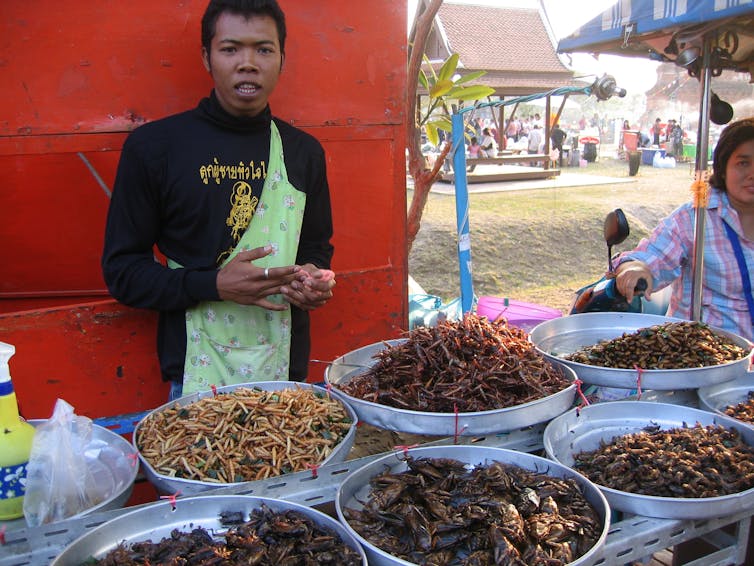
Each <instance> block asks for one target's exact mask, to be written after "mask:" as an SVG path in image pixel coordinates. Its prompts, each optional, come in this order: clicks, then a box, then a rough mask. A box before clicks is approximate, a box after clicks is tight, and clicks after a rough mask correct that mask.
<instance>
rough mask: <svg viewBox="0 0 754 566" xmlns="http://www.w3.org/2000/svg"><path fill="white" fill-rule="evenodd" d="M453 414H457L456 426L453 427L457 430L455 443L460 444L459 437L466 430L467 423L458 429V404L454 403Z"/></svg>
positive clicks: (454, 434) (454, 438) (454, 436)
mask: <svg viewBox="0 0 754 566" xmlns="http://www.w3.org/2000/svg"><path fill="white" fill-rule="evenodd" d="M453 414H454V416H455V426H454V427H453V428H454V430H455V432H454V433H453V444H458V437H459V436H460V435H461V433H462V432H463V431H464V430H466V428H467V425H463V426H462V427H461V429H460V430H459V429H458V404H457V403H453Z"/></svg>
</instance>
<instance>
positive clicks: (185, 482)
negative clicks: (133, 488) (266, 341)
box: [133, 381, 359, 496]
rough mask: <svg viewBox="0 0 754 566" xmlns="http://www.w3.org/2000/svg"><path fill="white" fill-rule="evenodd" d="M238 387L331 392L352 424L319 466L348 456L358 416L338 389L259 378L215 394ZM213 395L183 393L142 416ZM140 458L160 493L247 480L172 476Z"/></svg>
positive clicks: (189, 491)
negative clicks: (232, 480)
mask: <svg viewBox="0 0 754 566" xmlns="http://www.w3.org/2000/svg"><path fill="white" fill-rule="evenodd" d="M240 387H248V388H256V389H262V390H264V391H281V390H283V389H290V388H295V387H299V388H302V389H313V390H315V391H319V392H321V393H322V394H323V395H327V394H328V393H329V394H331V395H332V396H333V397H335V398H336V399H337V400H338V401H339V402H340V403H341V404H342V405H343V407H344V408H345V409H346V412H347V413H348V416H349V417H350V418H351V420H352V421H353V422H352V423H351V427H350V428H349V430H348V433H347V434H346V436H345V438H344V439H343V440H342V441H341V442H340V444H338V445H337V446H336V447H335V448H334V449H333V451H332V453H331V454H330V455H329V456H328V457H327V458H325V459H324V460H323V461H322V462H320V465H322V464H329V463H336V462H342V461H344V460H345V459H346V457H347V456H348V453H349V452H350V451H351V448H352V447H353V444H354V441H355V440H356V425H357V424H358V422H359V419H358V416H357V414H356V412H355V411H354V410H353V408H352V407H351V406H350V405H349V404H348V402H347V401H346V400H345V396H344V395H342V394H341V393H340V392H339V391H329V392H328V390H327V389H324V388H322V387H319V386H316V385H312V384H310V383H299V382H295V381H259V382H254V383H240V384H236V385H226V386H224V387H218V388H217V393H218V394H220V393H230V392H231V391H234V390H235V389H238V388H240ZM212 395H214V393H213V392H212V391H198V392H196V393H191V394H190V395H186V396H185V397H181V398H180V399H177V400H175V401H170V402H169V403H165V404H164V405H162V406H160V407H157V408H156V409H155V410H153V411H151V412H150V413H148V414H147V415H145V417H144V418H147V417H148V416H149V415H152V414H153V413H157V412H159V411H163V410H165V409H168V408H170V407H173V406H175V405H176V404H177V405H178V406H179V407H184V406H186V405H189V404H191V403H194V402H196V401H199V400H200V399H203V398H205V397H211V396H212ZM142 422H144V420H143V419H142V420H141V421H140V422H139V424H137V425H136V427H135V428H134V433H133V446H134V449H135V450H136V451H137V452H138V451H139V449H138V447H137V445H136V439H137V438H138V435H139V428H140V427H141V424H142ZM139 459H140V460H141V468H142V471H143V473H144V476H145V477H146V478H147V479H148V480H149V482H150V483H152V485H154V487H155V489H156V490H157V491H158V492H159V493H162V494H173V493H176V492H179V491H180V492H181V494H182V495H185V496H188V495H198V494H200V493H202V492H204V491H207V490H210V489H216V488H218V487H225V486H229V485H241V484H243V483H246V482H235V483H212V482H203V481H199V480H191V479H183V478H175V477H172V476H167V475H165V474H160V473H159V472H157V470H155V469H154V468H153V467H152V465H151V464H150V463H149V462H148V461H147V460H146V458H144V457H143V456H142V455H141V453H140V452H139Z"/></svg>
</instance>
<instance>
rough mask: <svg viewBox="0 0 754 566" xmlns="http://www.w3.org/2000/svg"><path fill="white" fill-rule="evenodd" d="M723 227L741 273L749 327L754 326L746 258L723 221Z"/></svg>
mask: <svg viewBox="0 0 754 566" xmlns="http://www.w3.org/2000/svg"><path fill="white" fill-rule="evenodd" d="M723 226H725V231H726V232H727V234H728V239H729V240H730V244H731V245H732V246H733V254H734V255H735V256H736V263H738V270H739V271H740V272H741V281H742V282H743V285H744V297H746V304H747V305H749V317H750V318H751V325H752V326H754V296H752V294H751V279H750V278H749V269H748V268H747V266H746V258H745V257H744V251H743V249H742V248H741V241H740V240H739V238H738V234H736V232H735V230H733V228H731V227H730V226H729V225H728V223H727V222H725V221H724V220H723Z"/></svg>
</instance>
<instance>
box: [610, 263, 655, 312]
mask: <svg viewBox="0 0 754 566" xmlns="http://www.w3.org/2000/svg"><path fill="white" fill-rule="evenodd" d="M615 272H616V277H615V286H616V287H617V288H618V291H619V292H620V294H621V295H623V296H624V297H625V298H626V301H628V302H629V303H630V302H631V301H632V300H633V298H634V289H635V288H636V286H637V285H638V284H639V280H640V279H644V280H645V281H646V282H647V289H646V291H644V298H646V299H647V300H648V301H649V300H651V298H652V272H651V271H649V266H647V264H646V263H644V262H643V261H627V262H625V263H621V264H620V265H619V266H618V268H617V269H616V270H615Z"/></svg>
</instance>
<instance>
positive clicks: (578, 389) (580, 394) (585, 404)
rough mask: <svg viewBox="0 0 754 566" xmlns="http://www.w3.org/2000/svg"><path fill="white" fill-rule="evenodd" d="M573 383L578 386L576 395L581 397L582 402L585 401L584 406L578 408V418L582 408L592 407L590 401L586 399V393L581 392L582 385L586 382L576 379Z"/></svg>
mask: <svg viewBox="0 0 754 566" xmlns="http://www.w3.org/2000/svg"><path fill="white" fill-rule="evenodd" d="M573 382H574V383H575V384H576V393H577V394H578V396H579V397H581V400H582V401H583V403H582V404H580V405H579V406H578V407H576V415H577V416H578V414H579V411H581V408H582V407H586V406H588V405H591V403H590V402H589V399H587V398H586V395H584V392H583V391H582V390H581V385H582V384H583V383H584V382H583V381H581V380H580V379H579V378H576V379H574V380H573Z"/></svg>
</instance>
